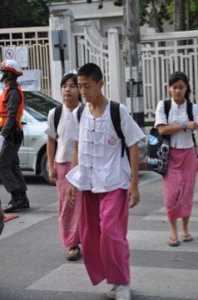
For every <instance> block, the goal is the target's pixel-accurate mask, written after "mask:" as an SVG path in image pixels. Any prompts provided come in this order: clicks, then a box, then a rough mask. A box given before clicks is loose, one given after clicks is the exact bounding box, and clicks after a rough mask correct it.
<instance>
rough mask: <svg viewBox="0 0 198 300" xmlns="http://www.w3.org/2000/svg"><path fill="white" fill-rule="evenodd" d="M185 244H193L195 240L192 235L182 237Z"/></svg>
mask: <svg viewBox="0 0 198 300" xmlns="http://www.w3.org/2000/svg"><path fill="white" fill-rule="evenodd" d="M181 238H182V241H183V242H192V241H193V240H194V239H193V237H192V235H191V234H190V233H188V234H183V235H182V236H181Z"/></svg>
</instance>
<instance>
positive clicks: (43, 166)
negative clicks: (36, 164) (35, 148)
mask: <svg viewBox="0 0 198 300" xmlns="http://www.w3.org/2000/svg"><path fill="white" fill-rule="evenodd" d="M41 176H42V178H43V179H44V180H45V181H46V182H47V183H50V182H49V177H48V165H47V155H46V152H44V153H43V155H42V157H41Z"/></svg>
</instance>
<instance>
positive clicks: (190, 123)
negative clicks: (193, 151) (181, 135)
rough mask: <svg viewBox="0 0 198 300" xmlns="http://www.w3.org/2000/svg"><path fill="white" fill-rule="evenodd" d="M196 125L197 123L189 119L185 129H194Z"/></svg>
mask: <svg viewBox="0 0 198 300" xmlns="http://www.w3.org/2000/svg"><path fill="white" fill-rule="evenodd" d="M197 127H198V126H197V123H196V122H194V121H189V122H188V123H187V125H186V128H187V129H191V130H194V129H196V128H197Z"/></svg>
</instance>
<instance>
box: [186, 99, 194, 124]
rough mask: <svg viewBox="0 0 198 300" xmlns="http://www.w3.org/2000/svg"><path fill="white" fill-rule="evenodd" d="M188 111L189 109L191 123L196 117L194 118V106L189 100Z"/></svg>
mask: <svg viewBox="0 0 198 300" xmlns="http://www.w3.org/2000/svg"><path fill="white" fill-rule="evenodd" d="M186 109H187V115H188V119H189V121H193V120H194V117H193V104H192V102H191V101H189V100H187V105H186Z"/></svg>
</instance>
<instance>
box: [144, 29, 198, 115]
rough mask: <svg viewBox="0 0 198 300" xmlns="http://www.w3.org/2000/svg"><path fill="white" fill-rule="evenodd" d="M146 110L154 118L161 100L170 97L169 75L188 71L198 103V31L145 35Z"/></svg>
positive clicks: (192, 97)
mask: <svg viewBox="0 0 198 300" xmlns="http://www.w3.org/2000/svg"><path fill="white" fill-rule="evenodd" d="M141 42H142V48H141V51H142V74H143V92H144V113H145V120H146V121H153V120H154V114H155V108H156V105H157V103H158V101H160V100H163V99H165V98H167V97H168V89H167V86H168V78H169V75H170V73H172V72H175V71H183V72H185V73H186V74H187V75H188V77H189V79H190V85H191V90H192V94H191V100H192V101H193V102H197V103H198V31H190V32H188V31H187V32H169V33H160V34H159V33H156V34H153V35H152V36H148V35H147V36H143V37H142V41H141Z"/></svg>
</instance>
